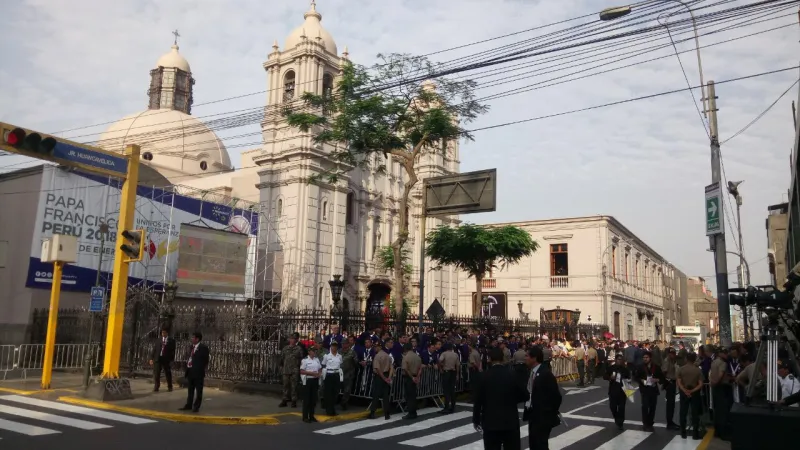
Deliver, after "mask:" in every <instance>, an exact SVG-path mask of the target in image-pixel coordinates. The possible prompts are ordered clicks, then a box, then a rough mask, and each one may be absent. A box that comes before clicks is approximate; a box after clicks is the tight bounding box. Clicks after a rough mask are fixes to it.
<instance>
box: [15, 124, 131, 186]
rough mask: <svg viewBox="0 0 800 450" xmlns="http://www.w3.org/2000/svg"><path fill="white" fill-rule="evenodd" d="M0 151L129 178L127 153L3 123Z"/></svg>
mask: <svg viewBox="0 0 800 450" xmlns="http://www.w3.org/2000/svg"><path fill="white" fill-rule="evenodd" d="M0 150H4V151H7V152H11V153H16V154H18V155H24V156H28V157H30V158H36V159H43V160H46V161H51V162H54V163H58V164H62V165H65V166H69V167H77V168H80V169H83V170H86V171H89V172H93V173H97V174H102V175H110V176H114V177H125V176H126V175H127V171H128V163H129V158H128V157H127V156H125V155H122V154H119V153H115V152H111V151H108V150H103V149H100V148H96V147H92V146H89V145H85V144H81V143H78V142H72V141H69V140H66V139H62V138H59V137H55V136H48V135H46V134H43V133H39V132H37V131H33V130H29V129H25V128H22V127H19V126H16V125H11V124H8V123H3V122H0Z"/></svg>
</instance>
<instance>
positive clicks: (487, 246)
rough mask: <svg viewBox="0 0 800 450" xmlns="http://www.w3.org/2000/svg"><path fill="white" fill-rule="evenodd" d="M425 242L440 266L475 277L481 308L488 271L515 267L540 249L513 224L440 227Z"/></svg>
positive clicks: (430, 254) (427, 252) (431, 256)
mask: <svg viewBox="0 0 800 450" xmlns="http://www.w3.org/2000/svg"><path fill="white" fill-rule="evenodd" d="M426 240H427V246H426V250H425V253H426V254H427V255H428V257H430V258H431V259H432V260H433V261H435V262H436V263H437V264H439V265H440V266H456V267H457V268H459V269H461V270H463V271H465V272H467V273H468V274H469V276H471V277H475V292H476V293H477V301H478V305H480V304H481V301H482V300H483V285H482V284H483V279H484V277H485V276H486V273H487V272H489V271H490V270H492V269H502V268H505V267H507V266H508V265H511V264H516V263H518V262H519V261H520V260H521V259H522V258H524V257H526V256H530V255H531V254H533V252H535V251H536V250H537V249H538V248H539V244H538V243H537V242H536V241H534V240H533V239H532V238H531V235H530V234H528V232H527V231H525V230H523V229H522V228H519V227H515V226H513V225H507V226H503V227H484V226H480V225H474V224H463V225H461V226H458V227H447V226H440V227H438V228H436V229H435V230H433V231H431V232H430V233H428V236H427V239H426ZM478 312H479V311H473V314H476V315H477V314H478Z"/></svg>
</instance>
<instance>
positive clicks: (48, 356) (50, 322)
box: [42, 261, 64, 389]
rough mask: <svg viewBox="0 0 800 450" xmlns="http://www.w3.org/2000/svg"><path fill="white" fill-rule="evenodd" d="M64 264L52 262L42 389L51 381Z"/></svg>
mask: <svg viewBox="0 0 800 450" xmlns="http://www.w3.org/2000/svg"><path fill="white" fill-rule="evenodd" d="M63 270H64V263H63V262H61V261H55V262H53V287H52V288H50V313H49V314H48V317H47V340H46V341H45V345H44V362H43V365H42V389H50V382H51V381H52V379H53V354H54V353H55V348H56V325H57V324H58V301H59V299H60V296H61V273H62V272H63Z"/></svg>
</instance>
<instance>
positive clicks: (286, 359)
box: [278, 336, 303, 408]
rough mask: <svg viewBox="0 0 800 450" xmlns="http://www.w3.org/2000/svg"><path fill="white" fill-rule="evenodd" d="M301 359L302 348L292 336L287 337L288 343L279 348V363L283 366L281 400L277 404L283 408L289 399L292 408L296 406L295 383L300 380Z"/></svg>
mask: <svg viewBox="0 0 800 450" xmlns="http://www.w3.org/2000/svg"><path fill="white" fill-rule="evenodd" d="M302 359H303V350H302V349H301V348H300V347H299V346H298V345H297V340H296V339H295V337H294V336H290V337H289V345H287V346H286V347H283V350H281V360H280V364H281V367H283V401H282V402H281V403H280V405H278V406H279V407H281V408H283V407H285V406H286V405H287V404H288V403H289V400H291V401H292V408H296V407H297V385H298V382H299V381H300V361H302Z"/></svg>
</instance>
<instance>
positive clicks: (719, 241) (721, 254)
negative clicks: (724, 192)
mask: <svg viewBox="0 0 800 450" xmlns="http://www.w3.org/2000/svg"><path fill="white" fill-rule="evenodd" d="M706 92H707V93H708V123H709V131H710V134H711V183H717V184H718V185H719V184H720V183H722V161H721V157H720V150H719V129H718V128H717V97H716V94H715V91H714V82H713V81H709V82H708V89H707V90H706ZM723 203H724V198H723V196H720V205H719V207H720V212H719V214H720V217H722V216H723V215H724V206H723ZM709 240H710V243H711V249H712V250H714V266H715V268H716V273H717V311H718V314H719V319H718V320H719V337H720V343H721V344H722V345H723V346H725V347H730V345H731V344H732V343H733V341H732V339H731V304H730V299H728V255H727V249H726V246H725V227H724V226H723V227H722V229H721V230H720V232H719V234H715V235H712V236H710V237H709Z"/></svg>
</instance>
